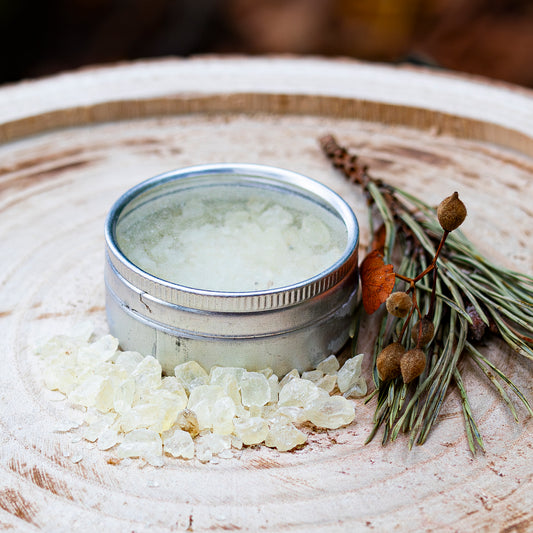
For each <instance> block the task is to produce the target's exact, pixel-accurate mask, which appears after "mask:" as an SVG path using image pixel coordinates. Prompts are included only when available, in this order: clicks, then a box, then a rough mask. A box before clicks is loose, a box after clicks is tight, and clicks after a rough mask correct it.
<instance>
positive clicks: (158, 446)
mask: <svg viewBox="0 0 533 533" xmlns="http://www.w3.org/2000/svg"><path fill="white" fill-rule="evenodd" d="M162 453H163V442H162V441H161V437H160V436H159V433H157V432H156V431H151V430H149V429H136V430H134V431H131V432H130V433H127V434H126V436H125V437H124V440H123V441H122V443H121V444H120V445H119V447H118V448H117V455H118V456H119V457H122V458H125V457H141V458H144V459H147V458H150V457H157V456H159V455H161V454H162Z"/></svg>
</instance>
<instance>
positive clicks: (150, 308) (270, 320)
mask: <svg viewBox="0 0 533 533" xmlns="http://www.w3.org/2000/svg"><path fill="white" fill-rule="evenodd" d="M199 199H200V200H202V201H204V200H205V202H207V203H206V204H205V205H207V206H209V205H210V204H209V202H215V203H214V204H213V205H218V204H216V202H218V199H220V201H221V202H224V203H223V204H220V205H221V206H223V207H222V208H220V206H219V208H218V209H219V211H220V210H222V211H224V210H227V211H232V202H235V205H239V206H240V205H245V204H246V205H248V204H250V202H254V201H256V199H260V200H261V201H265V202H267V203H270V204H271V205H272V204H276V205H280V206H282V210H283V212H293V211H294V213H300V214H301V213H304V214H305V213H306V212H309V213H311V214H312V216H313V217H318V218H319V219H320V220H322V221H323V223H324V224H326V225H327V227H328V228H329V231H330V232H331V238H332V239H335V240H336V242H337V243H338V244H339V246H338V253H337V254H336V255H335V257H334V258H333V260H332V261H331V264H327V265H326V266H325V267H324V268H321V269H320V271H319V272H316V273H313V274H312V275H310V276H309V275H306V276H304V278H303V279H294V280H293V281H291V282H290V283H288V284H287V283H285V284H283V283H282V284H281V286H276V284H275V283H274V285H273V286H271V287H264V286H263V287H261V286H260V288H259V289H258V290H253V289H250V288H249V287H247V288H246V289H245V290H235V289H234V288H232V289H230V290H228V289H226V288H224V287H222V289H220V288H216V287H217V285H216V284H217V280H216V279H215V280H214V285H213V280H210V282H209V283H207V282H206V283H205V284H204V283H202V282H199V283H197V284H198V285H202V286H200V287H195V286H187V284H182V283H180V282H179V272H178V274H177V276H178V277H177V279H174V278H173V280H172V281H169V280H168V279H162V278H163V277H170V276H162V277H159V274H158V273H157V267H156V270H155V271H154V270H153V269H150V268H147V267H146V266H144V265H142V264H141V263H142V261H138V260H137V259H132V256H134V255H135V254H134V253H132V252H131V251H130V252H129V253H128V250H135V246H136V242H135V238H136V235H137V232H136V228H142V229H148V230H150V231H152V227H153V226H154V229H153V231H155V232H157V229H156V228H155V226H157V220H158V217H159V216H160V215H159V214H158V213H163V211H165V212H168V210H169V209H170V210H176V212H181V211H182V210H183V209H184V208H185V207H187V206H190V205H192V204H194V203H195V202H197V201H198V200H199ZM224 206H226V207H224ZM208 211H209V209H208ZM161 216H163V215H161ZM206 216H207V215H206ZM178 222H179V220H178ZM189 222H190V221H189ZM189 222H188V223H189ZM295 225H296V226H297V225H298V222H296V223H295ZM126 233H128V234H129V241H128V242H129V244H128V246H129V248H128V246H126V245H125V244H124V242H125V240H124V235H125V234H126ZM105 238H106V264H105V283H106V310H107V318H108V323H109V327H110V330H111V333H112V334H113V335H114V336H116V337H118V339H119V341H120V345H121V347H122V349H125V350H135V351H138V352H141V353H143V354H145V355H146V354H152V355H154V356H155V357H157V358H158V360H159V361H160V362H161V365H162V367H163V371H164V372H165V373H169V374H172V373H173V370H174V367H175V366H176V365H178V364H180V363H183V362H185V361H188V360H195V361H198V362H199V363H200V364H201V365H202V366H203V367H204V368H206V369H209V368H210V367H212V366H214V365H221V366H238V367H244V368H246V369H248V370H260V369H263V368H267V367H270V368H272V369H273V370H274V372H276V374H278V375H283V374H285V373H286V372H288V371H289V370H291V369H293V368H297V369H298V370H300V371H304V370H308V369H310V368H315V367H316V365H317V364H318V363H319V362H320V361H321V360H322V359H324V358H325V357H327V356H328V355H329V354H331V353H337V352H339V351H340V350H341V349H342V347H343V346H344V344H345V343H346V342H347V340H348V338H349V331H350V327H351V325H352V322H353V315H354V311H355V307H356V300H357V286H358V271H357V252H358V241H359V228H358V225H357V219H356V217H355V215H354V213H353V211H352V210H351V208H350V207H349V206H348V204H347V203H346V202H345V201H344V200H343V199H342V198H341V197H340V196H338V195H337V194H336V193H334V192H333V191H332V190H331V189H329V188H328V187H326V186H324V185H322V184H321V183H319V182H317V181H315V180H312V179H310V178H307V177H305V176H303V175H300V174H297V173H294V172H290V171H287V170H283V169H278V168H274V167H268V166H262V165H249V164H216V165H202V166H195V167H189V168H184V169H180V170H175V171H171V172H168V173H166V174H162V175H160V176H156V177H154V178H152V179H149V180H147V181H145V182H142V183H140V184H139V185H137V186H135V187H133V188H132V189H130V190H129V191H127V192H126V193H125V194H124V195H123V196H121V197H120V198H119V199H118V200H117V201H116V203H115V204H114V205H113V206H112V208H111V210H110V212H109V215H108V217H107V220H106V226H105ZM139 239H141V237H140V236H139ZM132 243H133V248H131V246H132ZM139 245H140V243H139ZM159 246H160V244H159ZM183 253H184V254H186V253H187V250H186V249H185V250H183ZM285 260H288V256H286V254H284V253H283V252H282V253H280V257H279V261H285ZM213 261H216V257H213ZM150 272H151V273H150ZM236 274H237V279H239V272H238V271H237V272H236ZM206 286H209V288H206Z"/></svg>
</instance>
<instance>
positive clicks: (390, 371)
mask: <svg viewBox="0 0 533 533" xmlns="http://www.w3.org/2000/svg"><path fill="white" fill-rule="evenodd" d="M425 367H426V355H425V354H424V352H423V351H422V350H421V349H420V348H414V349H413V350H409V351H406V350H405V348H404V347H403V346H402V345H401V344H400V343H399V342H393V343H391V344H389V345H388V346H386V347H385V348H383V350H381V352H380V353H379V355H378V358H377V360H376V368H377V370H378V375H379V379H381V381H389V380H391V379H395V378H397V377H398V376H399V375H400V374H401V376H402V379H403V381H404V383H410V382H411V381H413V379H415V378H417V377H418V376H420V374H422V372H423V371H424V368H425Z"/></svg>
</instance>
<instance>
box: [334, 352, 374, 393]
mask: <svg viewBox="0 0 533 533" xmlns="http://www.w3.org/2000/svg"><path fill="white" fill-rule="evenodd" d="M363 357H364V354H359V355H356V356H354V357H352V358H351V359H348V360H347V361H346V363H344V365H343V367H342V368H341V369H340V370H339V372H338V373H337V384H338V386H339V390H340V391H341V392H342V393H343V394H345V395H346V396H354V397H355V396H364V395H365V394H366V390H367V388H366V381H365V380H364V378H363V377H362V376H361V365H362V364H363Z"/></svg>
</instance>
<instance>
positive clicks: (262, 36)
mask: <svg viewBox="0 0 533 533" xmlns="http://www.w3.org/2000/svg"><path fill="white" fill-rule="evenodd" d="M0 43H1V45H2V55H1V57H2V62H1V65H0V83H6V82H12V81H17V80H20V79H24V78H33V77H37V76H42V75H48V74H53V73H55V72H58V71H62V70H68V69H73V68H77V67H80V66H83V65H90V64H102V63H109V62H116V61H121V60H131V59H138V58H149V57H161V56H184V57H186V56H190V55H196V54H205V53H209V54H213V53H214V54H229V53H232V54H266V53H270V54H282V53H292V54H313V55H325V56H348V57H353V58H358V59H364V60H371V61H382V62H389V63H402V62H411V63H422V64H426V65H433V66H436V67H442V68H446V69H452V70H458V71H462V72H469V73H474V74H481V75H484V76H489V77H492V78H496V79H500V80H505V81H509V82H513V83H517V84H521V85H525V86H529V87H533V57H532V56H533V54H532V52H533V0H427V1H422V0H0Z"/></svg>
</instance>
